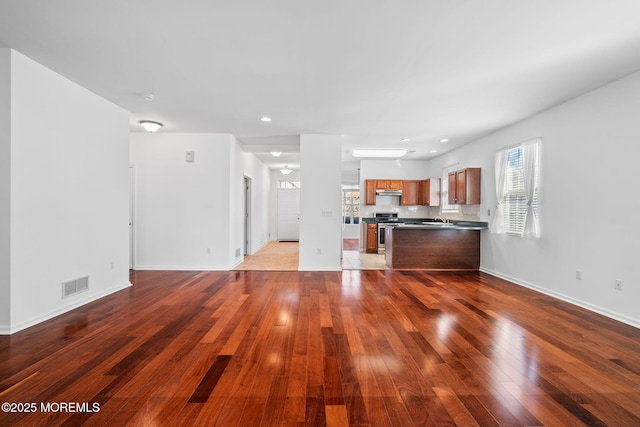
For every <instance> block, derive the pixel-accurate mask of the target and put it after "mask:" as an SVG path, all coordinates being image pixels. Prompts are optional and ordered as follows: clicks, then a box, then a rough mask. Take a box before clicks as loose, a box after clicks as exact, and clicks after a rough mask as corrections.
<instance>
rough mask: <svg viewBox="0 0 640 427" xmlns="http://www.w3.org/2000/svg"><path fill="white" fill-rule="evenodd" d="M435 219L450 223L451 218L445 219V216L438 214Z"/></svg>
mask: <svg viewBox="0 0 640 427" xmlns="http://www.w3.org/2000/svg"><path fill="white" fill-rule="evenodd" d="M435 220H436V221H437V220H440V221H442V222H444V223H445V224H448V223H449V220H448V219H444V218H442V217H441V216H440V215H438V216H437V217H435Z"/></svg>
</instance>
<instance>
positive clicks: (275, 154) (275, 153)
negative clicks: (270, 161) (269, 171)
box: [271, 151, 282, 157]
mask: <svg viewBox="0 0 640 427" xmlns="http://www.w3.org/2000/svg"><path fill="white" fill-rule="evenodd" d="M280 154H282V153H281V152H279V151H272V152H271V155H272V156H273V157H280Z"/></svg>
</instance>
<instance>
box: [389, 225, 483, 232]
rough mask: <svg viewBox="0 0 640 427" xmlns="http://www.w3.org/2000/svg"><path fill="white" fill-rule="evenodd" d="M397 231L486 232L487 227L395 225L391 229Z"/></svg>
mask: <svg viewBox="0 0 640 427" xmlns="http://www.w3.org/2000/svg"><path fill="white" fill-rule="evenodd" d="M393 228H394V229H398V230H476V231H482V230H488V229H489V227H488V226H486V225H485V226H479V225H455V224H454V225H446V226H443V225H438V226H429V225H410V226H408V227H405V226H402V225H397V226H395V227H393Z"/></svg>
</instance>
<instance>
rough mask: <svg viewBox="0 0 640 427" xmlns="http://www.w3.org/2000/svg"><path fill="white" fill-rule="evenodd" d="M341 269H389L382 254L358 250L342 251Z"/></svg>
mask: <svg viewBox="0 0 640 427" xmlns="http://www.w3.org/2000/svg"><path fill="white" fill-rule="evenodd" d="M342 269H343V270H389V267H387V265H386V263H385V260H384V255H378V254H368V253H366V252H359V251H342Z"/></svg>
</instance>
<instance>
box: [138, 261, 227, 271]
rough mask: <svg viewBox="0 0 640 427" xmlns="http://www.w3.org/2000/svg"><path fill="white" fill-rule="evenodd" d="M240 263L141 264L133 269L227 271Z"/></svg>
mask: <svg viewBox="0 0 640 427" xmlns="http://www.w3.org/2000/svg"><path fill="white" fill-rule="evenodd" d="M239 264H240V263H237V264H234V265H233V266H231V267H216V266H214V267H212V266H210V265H206V266H204V265H203V266H197V265H195V266H194V265H188V266H187V265H143V266H136V267H135V268H134V271H135V270H141V271H154V270H156V271H229V270H233V269H234V268H235V267H236V266H238V265H239Z"/></svg>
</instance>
